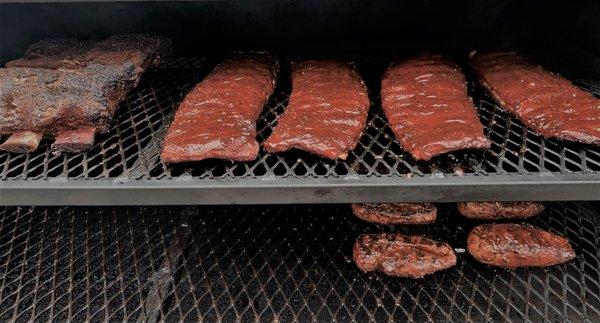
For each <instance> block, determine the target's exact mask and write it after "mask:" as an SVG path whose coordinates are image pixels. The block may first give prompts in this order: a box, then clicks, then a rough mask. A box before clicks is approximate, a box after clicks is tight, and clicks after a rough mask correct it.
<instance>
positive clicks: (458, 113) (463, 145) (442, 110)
mask: <svg viewBox="0 0 600 323" xmlns="http://www.w3.org/2000/svg"><path fill="white" fill-rule="evenodd" d="M381 101H382V106H383V111H384V113H385V116H386V117H387V119H388V122H389V124H390V127H391V128H392V131H393V132H394V135H395V136H396V138H397V139H398V141H399V142H400V145H401V146H402V148H403V149H404V150H406V151H408V152H409V153H410V154H411V155H412V156H413V157H414V158H415V159H417V160H425V161H427V160H429V159H431V158H432V157H434V156H437V155H440V154H444V153H448V152H451V151H455V150H462V149H475V148H488V147H489V146H490V141H489V140H488V139H487V138H486V137H485V136H484V134H483V126H482V125H481V123H480V122H479V118H478V117H477V111H476V109H475V106H474V105H473V102H472V100H471V99H470V98H469V96H468V95H467V87H466V81H465V78H464V75H463V74H462V72H461V71H460V68H459V67H458V66H457V65H456V64H455V63H453V62H452V61H450V60H449V59H446V58H444V57H442V56H440V55H434V54H426V55H421V56H419V57H417V58H414V59H409V60H406V61H403V62H400V63H398V64H394V65H392V66H390V67H389V68H388V70H387V71H386V73H385V76H384V78H383V80H382V82H381Z"/></svg>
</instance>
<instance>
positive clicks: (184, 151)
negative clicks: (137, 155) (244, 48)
mask: <svg viewBox="0 0 600 323" xmlns="http://www.w3.org/2000/svg"><path fill="white" fill-rule="evenodd" d="M277 74H278V63H277V61H276V59H275V58H274V57H273V56H271V55H269V54H251V55H238V56H236V57H234V58H231V59H229V60H227V61H225V62H223V63H221V64H220V65H218V66H217V67H216V68H215V69H214V70H213V71H212V72H211V73H210V74H209V75H208V76H207V77H206V78H205V79H204V80H203V81H202V82H201V83H199V84H198V85H196V87H195V88H194V89H193V90H192V91H191V92H190V93H188V94H187V96H186V97H185V99H184V100H183V102H181V104H180V105H179V108H178V110H177V113H176V115H175V120H174V121H173V123H172V125H171V127H170V128H169V130H168V132H167V136H166V139H165V143H164V145H163V150H162V153H161V159H162V161H163V162H165V163H179V162H187V161H199V160H203V159H208V158H219V159H227V160H234V161H248V160H253V159H255V158H256V156H257V155H258V150H259V146H258V142H257V141H256V121H257V119H258V117H259V115H260V112H261V111H262V109H263V106H264V105H265V103H266V102H267V99H268V98H269V96H270V95H271V94H272V93H273V90H274V88H275V81H276V78H277Z"/></svg>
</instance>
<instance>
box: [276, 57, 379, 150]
mask: <svg viewBox="0 0 600 323" xmlns="http://www.w3.org/2000/svg"><path fill="white" fill-rule="evenodd" d="M369 106H370V102H369V97H368V94H367V88H366V86H365V84H364V82H363V81H362V79H361V77H360V75H359V74H358V72H357V71H356V69H355V68H354V67H353V66H352V65H351V64H349V63H346V62H340V61H304V62H300V63H297V64H294V66H293V71H292V94H291V96H290V100H289V104H288V106H287V109H286V111H285V112H284V113H283V115H282V116H281V118H280V119H279V121H278V123H277V126H276V128H275V130H274V131H273V134H271V136H270V137H269V138H268V139H267V140H266V142H265V143H264V146H265V149H266V150H267V151H270V152H282V151H287V150H289V149H293V148H297V149H301V150H305V151H308V152H311V153H313V154H316V155H319V156H322V157H325V158H329V159H336V158H341V159H345V158H346V157H347V155H348V151H350V150H351V149H353V148H354V147H355V146H356V144H357V143H358V140H359V138H360V135H361V134H362V130H363V128H364V126H365V123H366V120H367V114H368V111H369Z"/></svg>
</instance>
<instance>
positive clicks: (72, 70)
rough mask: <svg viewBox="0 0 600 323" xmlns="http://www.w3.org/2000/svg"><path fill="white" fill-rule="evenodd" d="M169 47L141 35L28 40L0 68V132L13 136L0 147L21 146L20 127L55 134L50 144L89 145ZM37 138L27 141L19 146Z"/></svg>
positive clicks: (73, 147) (66, 146)
mask: <svg viewBox="0 0 600 323" xmlns="http://www.w3.org/2000/svg"><path fill="white" fill-rule="evenodd" d="M169 51H170V42H169V41H168V40H167V39H164V38H162V37H156V36H147V35H119V36H113V37H111V38H108V39H106V40H104V41H87V42H78V41H76V40H45V41H40V42H38V43H35V44H33V45H32V46H31V47H30V48H29V50H28V51H27V53H26V55H25V56H24V57H23V58H21V59H17V60H14V61H11V62H9V63H7V68H2V69H0V134H13V136H14V138H12V140H10V139H9V141H8V142H6V143H5V144H4V145H2V146H1V147H0V148H2V149H5V150H10V151H23V149H19V140H23V139H19V138H23V137H22V136H21V133H22V132H33V133H37V136H36V138H39V139H41V137H42V134H44V135H48V136H56V137H57V141H56V142H55V144H54V146H53V147H54V148H55V149H57V150H60V151H82V150H86V149H88V148H90V146H91V144H92V143H93V136H94V134H95V133H96V132H106V131H107V130H108V128H109V124H110V121H111V118H112V116H113V115H114V113H115V111H116V110H117V107H118V104H119V102H120V101H122V100H123V99H124V98H125V96H126V94H127V93H128V92H129V91H130V90H131V89H132V88H134V87H135V86H136V85H137V83H138V82H139V80H140V78H141V75H142V73H143V72H144V70H145V69H146V68H148V67H149V66H150V65H151V64H156V63H157V62H158V60H159V59H160V57H163V56H165V55H167V54H168V53H169ZM90 137H91V141H90ZM28 138H30V139H33V137H28ZM39 139H38V140H37V143H39ZM37 143H34V142H32V141H28V142H27V143H26V145H25V146H24V147H28V148H26V149H24V150H25V151H31V149H35V148H36V147H37ZM21 146H23V145H21Z"/></svg>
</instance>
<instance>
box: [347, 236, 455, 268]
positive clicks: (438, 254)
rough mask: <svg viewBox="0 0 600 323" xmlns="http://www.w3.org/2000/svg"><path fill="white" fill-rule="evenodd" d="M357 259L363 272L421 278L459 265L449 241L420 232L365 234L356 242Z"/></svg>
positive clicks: (355, 257) (355, 255) (355, 252)
mask: <svg viewBox="0 0 600 323" xmlns="http://www.w3.org/2000/svg"><path fill="white" fill-rule="evenodd" d="M353 258H354V262H355V263H356V265H357V266H358V268H359V269H360V270H362V271H364V272H369V271H378V272H382V273H384V274H386V275H388V276H395V277H409V278H422V277H424V276H425V275H429V274H433V273H434V272H436V271H440V270H443V269H447V268H450V267H452V266H454V265H456V255H455V254H454V250H453V249H452V247H450V245H448V244H447V243H443V242H437V241H434V240H431V239H428V238H424V237H419V236H405V235H402V234H399V233H394V234H386V233H381V234H364V235H361V236H360V237H359V238H358V240H357V241H356V242H355V243H354V248H353Z"/></svg>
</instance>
